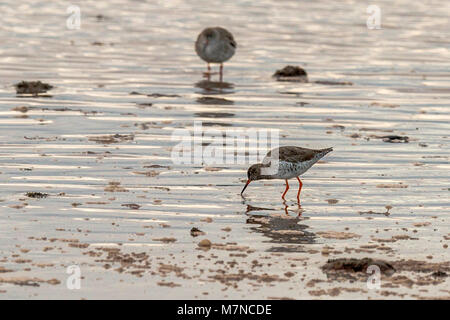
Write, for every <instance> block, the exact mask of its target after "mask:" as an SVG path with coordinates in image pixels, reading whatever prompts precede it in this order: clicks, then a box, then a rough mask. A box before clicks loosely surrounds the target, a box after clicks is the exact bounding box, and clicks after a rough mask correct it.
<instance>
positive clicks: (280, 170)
mask: <svg viewBox="0 0 450 320" xmlns="http://www.w3.org/2000/svg"><path fill="white" fill-rule="evenodd" d="M331 151H333V148H326V149H317V150H316V149H307V148H302V147H295V146H286V147H280V148H276V149H273V150H271V151H269V152H268V153H267V155H266V156H265V158H264V159H263V161H262V163H257V164H254V165H252V166H250V168H249V169H248V171H247V177H248V180H247V183H246V185H245V186H244V189H242V192H241V194H242V193H243V192H244V190H245V189H246V188H247V186H248V185H249V184H250V182H251V181H254V180H262V179H283V180H285V181H286V190H285V191H284V193H283V196H282V198H283V199H284V196H285V194H286V192H287V191H288V190H289V184H288V179H291V178H297V180H298V182H299V191H298V194H297V200H298V201H299V202H300V191H301V188H302V185H303V184H302V182H301V180H300V179H299V176H300V175H302V174H303V173H305V172H306V171H308V169H309V168H311V167H312V166H313V165H314V164H315V163H316V162H317V161H319V160H320V159H321V158H322V157H324V156H325V155H326V154H327V153H329V152H331Z"/></svg>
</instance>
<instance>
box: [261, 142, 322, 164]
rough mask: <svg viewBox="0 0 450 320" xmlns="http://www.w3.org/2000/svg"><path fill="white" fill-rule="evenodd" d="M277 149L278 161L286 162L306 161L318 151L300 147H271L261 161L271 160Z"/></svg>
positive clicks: (267, 161)
mask: <svg viewBox="0 0 450 320" xmlns="http://www.w3.org/2000/svg"><path fill="white" fill-rule="evenodd" d="M277 150H278V159H277V160H279V161H286V162H303V161H308V160H311V159H313V158H314V156H315V155H316V154H317V153H318V150H312V149H307V148H302V147H293V146H288V147H280V148H276V149H273V150H271V151H269V152H268V153H267V155H266V156H265V158H264V159H263V163H269V162H271V161H272V160H273V159H274V157H276V151H277Z"/></svg>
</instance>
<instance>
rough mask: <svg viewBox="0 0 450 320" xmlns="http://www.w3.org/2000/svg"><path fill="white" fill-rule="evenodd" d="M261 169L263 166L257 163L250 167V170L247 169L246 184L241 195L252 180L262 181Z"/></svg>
mask: <svg viewBox="0 0 450 320" xmlns="http://www.w3.org/2000/svg"><path fill="white" fill-rule="evenodd" d="M262 167H264V165H263V164H262V163H257V164H254V165H252V166H251V167H250V168H248V170H247V183H246V184H245V186H244V189H242V191H241V194H243V193H244V191H245V189H246V188H247V186H248V185H249V184H250V182H252V181H254V180H260V179H262V175H261V168H262Z"/></svg>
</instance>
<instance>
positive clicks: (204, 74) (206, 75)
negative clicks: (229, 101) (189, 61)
mask: <svg viewBox="0 0 450 320" xmlns="http://www.w3.org/2000/svg"><path fill="white" fill-rule="evenodd" d="M206 66H207V70H208V71H206V72H203V77H205V78H207V79H208V81H209V80H210V79H211V66H210V65H209V62H207V63H206Z"/></svg>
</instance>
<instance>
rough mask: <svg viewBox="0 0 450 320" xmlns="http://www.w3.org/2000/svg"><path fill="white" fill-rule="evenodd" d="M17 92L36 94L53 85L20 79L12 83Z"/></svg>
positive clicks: (44, 91)
mask: <svg viewBox="0 0 450 320" xmlns="http://www.w3.org/2000/svg"><path fill="white" fill-rule="evenodd" d="M14 87H15V88H16V93H17V94H32V95H38V94H39V93H46V92H47V91H48V90H51V89H53V86H52V85H50V84H48V83H43V82H41V81H21V82H19V83H16V84H15V85H14Z"/></svg>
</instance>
